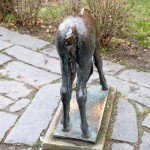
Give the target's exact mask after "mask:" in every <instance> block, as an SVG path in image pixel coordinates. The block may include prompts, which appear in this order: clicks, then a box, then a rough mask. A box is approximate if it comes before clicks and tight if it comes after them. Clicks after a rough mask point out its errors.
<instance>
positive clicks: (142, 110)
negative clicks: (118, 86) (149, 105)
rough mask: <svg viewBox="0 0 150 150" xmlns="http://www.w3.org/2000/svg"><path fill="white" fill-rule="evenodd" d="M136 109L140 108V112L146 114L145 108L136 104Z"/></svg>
mask: <svg viewBox="0 0 150 150" xmlns="http://www.w3.org/2000/svg"><path fill="white" fill-rule="evenodd" d="M136 107H137V108H138V111H139V112H141V113H143V112H144V108H143V107H142V106H141V105H140V104H138V103H136Z"/></svg>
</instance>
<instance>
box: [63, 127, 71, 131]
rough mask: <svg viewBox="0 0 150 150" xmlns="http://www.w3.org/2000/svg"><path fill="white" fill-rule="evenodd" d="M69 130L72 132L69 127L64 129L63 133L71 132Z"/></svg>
mask: <svg viewBox="0 0 150 150" xmlns="http://www.w3.org/2000/svg"><path fill="white" fill-rule="evenodd" d="M69 130H70V128H69V127H67V128H63V129H62V131H63V132H69Z"/></svg>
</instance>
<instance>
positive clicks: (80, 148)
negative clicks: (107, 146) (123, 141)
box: [42, 87, 116, 150]
mask: <svg viewBox="0 0 150 150" xmlns="http://www.w3.org/2000/svg"><path fill="white" fill-rule="evenodd" d="M115 93H116V88H113V87H111V88H110V91H109V94H108V97H107V103H106V105H105V110H104V109H103V110H102V111H103V112H100V113H102V114H104V115H103V119H102V123H101V126H100V130H99V132H98V138H97V142H96V143H95V144H92V143H88V142H83V141H80V140H77V139H61V138H54V136H53V134H54V131H55V130H56V126H57V124H58V122H59V120H60V117H61V115H62V104H61V103H60V105H59V107H58V109H57V111H56V113H55V115H54V117H53V120H52V122H51V123H50V126H49V129H48V131H47V133H46V135H45V138H44V141H43V144H42V150H103V147H104V143H105V136H106V133H107V128H108V125H109V120H110V116H111V112H112V107H113V101H114V99H115Z"/></svg>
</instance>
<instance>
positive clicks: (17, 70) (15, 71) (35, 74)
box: [0, 61, 60, 86]
mask: <svg viewBox="0 0 150 150" xmlns="http://www.w3.org/2000/svg"><path fill="white" fill-rule="evenodd" d="M0 73H1V74H2V75H8V76H9V77H10V78H13V79H16V80H18V81H23V82H26V83H28V84H30V85H33V86H41V85H44V84H47V83H51V82H52V81H54V80H56V79H59V78H60V76H59V75H55V74H52V73H50V72H47V71H44V70H42V69H38V68H36V67H33V66H30V65H28V64H25V63H22V62H17V61H14V62H11V63H9V64H8V65H7V66H6V67H5V69H1V70H0Z"/></svg>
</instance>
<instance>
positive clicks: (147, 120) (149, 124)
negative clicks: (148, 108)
mask: <svg viewBox="0 0 150 150" xmlns="http://www.w3.org/2000/svg"><path fill="white" fill-rule="evenodd" d="M142 126H145V127H147V128H150V113H149V114H148V116H147V117H146V118H145V119H144V121H143V122H142Z"/></svg>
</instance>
